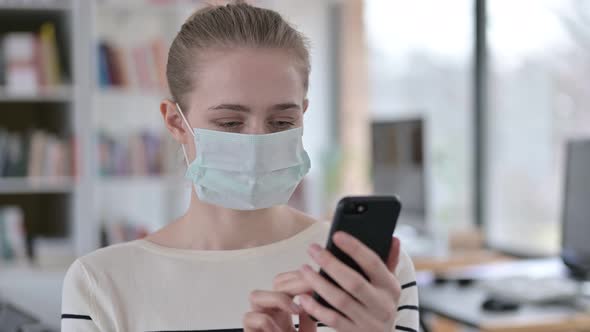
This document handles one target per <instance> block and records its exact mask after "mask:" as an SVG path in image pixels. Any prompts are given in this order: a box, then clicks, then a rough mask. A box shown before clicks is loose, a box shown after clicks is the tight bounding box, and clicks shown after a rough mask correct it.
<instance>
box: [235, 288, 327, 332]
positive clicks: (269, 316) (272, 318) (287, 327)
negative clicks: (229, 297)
mask: <svg viewBox="0 0 590 332" xmlns="http://www.w3.org/2000/svg"><path fill="white" fill-rule="evenodd" d="M250 307H251V309H252V311H250V312H248V313H246V314H245V315H244V319H243V322H242V323H243V326H244V331H245V332H296V331H297V330H296V329H295V327H294V326H293V320H292V319H291V315H299V322H300V327H299V331H300V332H315V331H316V327H315V326H316V325H315V322H313V321H312V320H311V319H310V318H309V316H307V315H306V314H305V313H303V310H302V309H301V307H300V306H298V305H297V304H295V303H294V302H293V297H292V296H289V295H288V294H286V293H282V292H278V291H262V290H255V291H253V292H252V293H250Z"/></svg>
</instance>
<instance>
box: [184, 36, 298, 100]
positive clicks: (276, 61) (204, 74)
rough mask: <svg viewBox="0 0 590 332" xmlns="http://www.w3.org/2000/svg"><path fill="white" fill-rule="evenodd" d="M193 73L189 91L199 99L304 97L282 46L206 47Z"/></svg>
mask: <svg viewBox="0 0 590 332" xmlns="http://www.w3.org/2000/svg"><path fill="white" fill-rule="evenodd" d="M193 75H194V77H193V82H195V84H194V86H195V88H194V89H193V92H192V93H191V94H192V98H197V99H198V100H199V102H200V103H203V102H207V103H220V102H238V101H239V102H242V103H249V104H256V103H264V102H285V101H291V102H301V100H303V99H304V98H305V89H304V79H303V77H302V73H301V71H300V70H299V68H298V65H297V62H296V61H295V60H294V59H293V56H292V55H290V54H289V52H288V51H286V50H281V49H265V48H238V49H236V48H232V49H213V50H209V51H206V52H205V54H202V55H201V56H200V57H199V63H198V67H197V71H196V72H195V73H194V74H193ZM192 98H191V99H192Z"/></svg>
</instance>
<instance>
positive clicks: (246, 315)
mask: <svg viewBox="0 0 590 332" xmlns="http://www.w3.org/2000/svg"><path fill="white" fill-rule="evenodd" d="M309 71H310V61H309V53H308V49H307V47H306V42H305V39H304V37H303V36H302V35H301V34H300V33H299V32H297V31H296V30H294V29H293V28H292V27H291V26H290V25H289V24H288V23H286V22H285V21H284V20H283V19H282V17H281V16H280V15H279V14H277V13H276V12H273V11H271V10H266V9H261V8H256V7H253V6H250V5H248V4H243V3H235V4H230V5H226V6H213V7H208V8H205V9H202V10H199V11H197V12H195V13H194V14H193V15H192V16H191V17H190V18H189V19H188V20H187V21H186V23H184V24H183V26H182V28H181V30H180V32H179V33H178V35H177V36H176V38H175V39H174V42H173V43H172V46H171V47H170V51H169V57H168V64H167V77H168V83H169V87H170V92H171V95H172V99H170V100H165V101H163V102H162V103H161V105H160V112H161V114H162V117H163V120H164V122H165V124H166V127H167V128H168V130H169V131H170V134H171V135H172V136H173V137H174V139H175V140H176V141H178V142H179V143H180V144H182V147H183V149H184V151H185V158H186V160H187V164H188V168H187V173H186V174H187V177H188V178H189V179H190V180H191V181H192V182H193V184H194V186H193V190H192V196H191V202H190V206H189V208H188V210H187V211H186V213H185V214H184V215H183V216H182V217H180V218H179V219H178V220H176V221H174V222H172V223H170V224H169V225H167V226H166V227H164V228H162V229H161V230H159V231H157V232H155V233H153V234H151V235H149V236H148V237H147V238H144V239H141V240H137V241H133V242H129V243H125V244H120V245H115V246H111V247H108V248H104V249H100V250H98V251H96V252H94V253H91V254H89V255H87V256H84V257H81V258H79V259H78V260H76V261H75V262H74V263H73V264H72V266H71V267H70V269H69V271H68V273H67V276H66V278H65V282H64V289H63V304H62V331H64V332H70V331H104V332H107V331H108V332H114V331H211V330H213V331H237V330H242V329H243V330H245V331H264V332H271V331H272V332H279V331H281V332H282V331H289V332H291V331H295V329H296V328H295V326H296V325H298V329H299V331H315V330H316V324H315V323H314V322H313V321H312V320H311V319H310V318H309V315H312V316H314V317H316V318H318V319H319V320H320V321H321V322H322V323H323V324H325V325H327V326H325V327H317V329H319V330H322V329H325V330H330V331H332V330H335V331H340V332H352V331H354V332H357V331H373V332H384V331H395V330H397V331H417V330H418V312H417V311H416V310H417V290H416V287H415V282H414V271H413V266H412V263H411V261H410V259H409V258H408V256H407V255H405V254H404V253H403V251H400V248H399V241H398V240H397V239H395V240H394V241H393V245H392V248H391V254H390V257H391V259H390V260H389V262H387V263H383V262H381V261H380V260H379V258H378V257H377V256H376V255H375V254H374V253H373V252H372V251H371V250H370V249H368V248H367V247H365V246H364V245H363V244H361V243H360V242H358V241H356V240H355V239H354V238H352V237H350V236H347V235H346V234H343V233H339V234H336V235H335V236H334V241H335V243H336V244H337V245H338V246H339V247H340V248H341V249H342V250H343V251H345V252H346V253H348V254H349V255H350V256H351V257H353V258H354V259H355V260H356V261H357V262H358V263H359V264H360V265H361V266H362V268H363V269H364V270H365V271H366V273H367V274H368V275H369V277H370V281H367V280H365V279H364V278H363V277H362V276H361V275H360V274H358V273H356V272H355V271H353V270H351V269H349V268H348V267H347V266H345V265H343V264H342V263H340V262H339V261H338V260H337V259H335V258H334V257H333V256H332V255H331V254H330V253H328V252H327V251H325V250H324V249H323V248H322V247H320V245H319V244H323V243H325V241H326V238H327V234H328V229H329V227H328V224H327V223H324V222H318V221H315V220H313V219H312V218H311V217H309V216H307V215H305V214H302V213H300V212H298V211H295V210H293V209H291V208H289V207H288V206H286V205H285V203H286V202H287V200H288V199H289V197H290V195H291V193H292V192H293V190H294V188H295V187H296V186H297V184H298V183H299V181H300V180H301V178H302V177H303V176H304V175H305V174H306V173H307V171H308V170H309V167H310V162H309V158H308V156H307V153H306V152H305V150H304V149H303V145H302V133H303V132H302V125H303V114H304V113H305V111H306V110H307V107H308V100H307V99H306V94H307V87H308V77H309ZM310 265H311V266H310ZM319 267H321V268H323V269H325V270H326V271H327V273H328V274H330V276H331V277H332V278H334V279H335V280H336V281H337V282H338V283H339V284H340V285H341V286H342V287H343V288H344V289H345V291H343V290H340V289H339V288H336V287H334V286H333V285H332V284H330V283H328V282H327V281H326V280H324V279H323V278H322V277H320V275H319V274H318V273H317V269H318V268H319ZM313 291H316V292H318V293H319V294H321V295H322V296H323V297H324V298H325V299H326V300H327V301H328V302H330V303H331V304H332V305H334V307H336V308H338V309H339V311H340V312H337V311H334V310H330V309H327V308H325V307H323V306H321V305H319V304H318V303H317V302H316V301H315V300H314V299H313V298H312V297H311V296H310V294H311V293H312V292H313Z"/></svg>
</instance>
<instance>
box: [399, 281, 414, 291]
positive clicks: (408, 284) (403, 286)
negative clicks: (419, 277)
mask: <svg viewBox="0 0 590 332" xmlns="http://www.w3.org/2000/svg"><path fill="white" fill-rule="evenodd" d="M410 287H416V282H415V281H412V282H408V283H407V284H405V285H402V289H406V288H410Z"/></svg>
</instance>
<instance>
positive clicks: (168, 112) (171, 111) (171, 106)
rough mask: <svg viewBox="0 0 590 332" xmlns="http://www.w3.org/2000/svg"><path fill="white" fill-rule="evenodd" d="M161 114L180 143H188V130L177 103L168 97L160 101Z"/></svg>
mask: <svg viewBox="0 0 590 332" xmlns="http://www.w3.org/2000/svg"><path fill="white" fill-rule="evenodd" d="M160 114H162V120H164V125H166V129H168V131H169V132H170V134H172V137H173V138H174V139H175V140H176V141H177V142H178V143H180V144H187V143H188V142H186V141H187V139H188V138H187V132H186V128H185V127H184V125H183V122H182V118H181V117H180V115H179V114H178V110H176V104H175V103H174V102H172V101H170V100H168V99H165V100H163V101H162V102H161V103H160Z"/></svg>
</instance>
